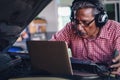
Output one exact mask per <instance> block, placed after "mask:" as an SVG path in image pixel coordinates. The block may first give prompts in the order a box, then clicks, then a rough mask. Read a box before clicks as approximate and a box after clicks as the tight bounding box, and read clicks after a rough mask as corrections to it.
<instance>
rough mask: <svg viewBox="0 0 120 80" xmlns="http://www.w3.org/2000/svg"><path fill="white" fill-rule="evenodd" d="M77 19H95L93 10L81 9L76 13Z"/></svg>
mask: <svg viewBox="0 0 120 80" xmlns="http://www.w3.org/2000/svg"><path fill="white" fill-rule="evenodd" d="M76 17H77V19H78V18H79V19H81V18H93V17H94V15H93V8H83V9H79V10H78V11H77V12H76Z"/></svg>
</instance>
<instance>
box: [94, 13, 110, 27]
mask: <svg viewBox="0 0 120 80" xmlns="http://www.w3.org/2000/svg"><path fill="white" fill-rule="evenodd" d="M107 21H108V15H107V14H106V12H100V13H99V14H96V15H95V24H96V26H97V27H102V26H104V25H105V23H106V22H107Z"/></svg>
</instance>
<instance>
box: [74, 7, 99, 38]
mask: <svg viewBox="0 0 120 80" xmlns="http://www.w3.org/2000/svg"><path fill="white" fill-rule="evenodd" d="M76 16H77V20H78V24H77V29H78V30H79V31H80V33H81V34H80V36H81V37H83V38H88V37H91V36H92V35H93V34H94V33H95V32H96V28H97V27H96V25H95V20H94V18H95V17H94V15H93V9H92V8H83V9H79V10H78V11H77V13H76Z"/></svg>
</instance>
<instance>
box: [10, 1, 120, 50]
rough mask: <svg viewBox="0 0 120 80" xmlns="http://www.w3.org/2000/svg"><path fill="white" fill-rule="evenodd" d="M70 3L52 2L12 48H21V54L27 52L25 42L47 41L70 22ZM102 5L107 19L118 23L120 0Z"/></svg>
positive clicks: (27, 27) (119, 20)
mask: <svg viewBox="0 0 120 80" xmlns="http://www.w3.org/2000/svg"><path fill="white" fill-rule="evenodd" d="M72 1H73V0H53V1H52V2H51V3H50V4H49V5H47V6H46V7H45V9H43V10H42V12H40V13H39V14H38V15H37V16H36V17H35V19H34V20H33V21H32V22H31V23H30V24H29V25H28V26H26V29H25V30H23V32H21V34H20V37H19V38H18V39H17V41H16V42H15V43H14V44H13V47H21V48H22V51H23V52H27V47H26V41H27V40H49V39H50V38H51V36H52V34H54V33H55V32H57V31H59V30H61V29H62V28H63V27H64V26H65V24H66V23H67V22H69V21H70V15H71V9H70V7H71V4H72ZM102 3H103V4H104V7H105V9H106V11H107V14H108V17H109V19H113V20H116V21H118V22H120V15H119V14H120V0H102ZM9 51H13V50H12V49H10V50H9ZM20 51H21V50H20ZM22 51H21V52H22Z"/></svg>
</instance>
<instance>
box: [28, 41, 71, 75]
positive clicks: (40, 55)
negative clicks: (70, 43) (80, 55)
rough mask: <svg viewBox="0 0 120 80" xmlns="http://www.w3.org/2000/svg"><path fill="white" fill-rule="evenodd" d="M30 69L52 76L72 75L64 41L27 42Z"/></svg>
mask: <svg viewBox="0 0 120 80" xmlns="http://www.w3.org/2000/svg"><path fill="white" fill-rule="evenodd" d="M27 47H28V52H29V55H30V58H31V64H32V68H33V69H34V70H37V71H44V72H47V73H50V74H52V75H73V71H72V66H71V62H70V58H69V55H68V50H67V46H66V43H65V42H64V41H27Z"/></svg>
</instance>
